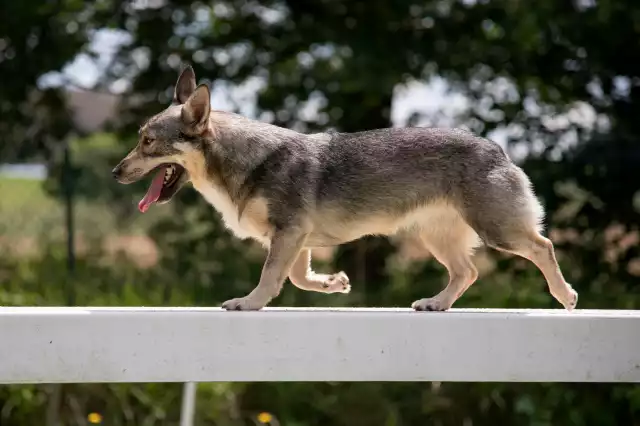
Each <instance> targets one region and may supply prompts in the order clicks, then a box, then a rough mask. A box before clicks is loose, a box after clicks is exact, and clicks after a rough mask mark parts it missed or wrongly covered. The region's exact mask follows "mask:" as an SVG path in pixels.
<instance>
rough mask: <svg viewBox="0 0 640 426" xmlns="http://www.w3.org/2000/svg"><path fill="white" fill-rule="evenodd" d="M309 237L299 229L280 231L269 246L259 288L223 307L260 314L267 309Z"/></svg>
mask: <svg viewBox="0 0 640 426" xmlns="http://www.w3.org/2000/svg"><path fill="white" fill-rule="evenodd" d="M306 238H307V233H306V232H305V231H304V230H303V229H301V228H299V227H291V228H286V229H282V230H279V231H276V233H275V234H274V236H273V238H272V239H271V244H270V245H269V254H268V255H267V260H266V261H265V263H264V266H263V267H262V274H261V275H260V282H259V283H258V286H257V287H256V288H255V289H253V291H252V292H251V293H249V294H248V295H247V296H245V297H240V298H237V299H231V300H227V301H226V302H224V303H223V304H222V307H223V308H224V309H227V310H229V311H234V310H235V311H256V310H259V309H262V308H263V307H265V306H266V305H267V304H268V303H269V302H270V301H271V299H273V298H274V297H276V296H277V295H278V294H279V293H280V290H281V289H282V285H283V283H284V280H285V279H286V278H287V275H288V274H289V270H290V269H291V266H292V265H293V263H294V262H295V260H296V258H297V257H298V253H300V250H301V249H302V247H303V246H304V242H305V240H306Z"/></svg>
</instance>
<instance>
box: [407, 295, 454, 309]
mask: <svg viewBox="0 0 640 426" xmlns="http://www.w3.org/2000/svg"><path fill="white" fill-rule="evenodd" d="M411 307H412V308H413V309H414V310H416V311H446V310H447V309H449V308H450V307H451V304H449V303H445V302H444V301H443V300H442V299H439V298H438V297H429V298H426V299H420V300H416V301H415V302H413V303H412V304H411Z"/></svg>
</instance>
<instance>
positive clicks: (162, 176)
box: [138, 163, 185, 213]
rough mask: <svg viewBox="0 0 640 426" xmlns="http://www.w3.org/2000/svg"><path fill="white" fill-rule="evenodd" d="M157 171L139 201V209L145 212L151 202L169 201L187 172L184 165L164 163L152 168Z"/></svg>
mask: <svg viewBox="0 0 640 426" xmlns="http://www.w3.org/2000/svg"><path fill="white" fill-rule="evenodd" d="M153 172H155V176H154V178H153V181H152V182H151V186H149V189H148V190H147V193H146V194H145V196H144V198H142V200H140V202H139V203H138V210H140V212H142V213H144V212H146V211H147V210H148V209H149V207H150V206H151V204H153V203H158V202H160V203H161V202H164V201H168V200H169V199H170V198H171V197H172V196H173V194H175V193H176V191H177V190H178V188H179V185H178V182H179V181H180V180H181V178H182V176H183V175H184V173H185V170H184V167H182V166H180V165H179V164H174V163H171V164H162V165H160V166H158V167H156V168H155V169H154V170H152V171H151V172H150V173H153Z"/></svg>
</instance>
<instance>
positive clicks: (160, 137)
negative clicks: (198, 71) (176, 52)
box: [112, 67, 211, 213]
mask: <svg viewBox="0 0 640 426" xmlns="http://www.w3.org/2000/svg"><path fill="white" fill-rule="evenodd" d="M210 112H211V104H210V92H209V88H208V87H207V86H206V85H204V84H202V85H200V86H197V87H196V76H195V73H194V72H193V68H191V67H187V68H185V70H184V71H182V73H181V74H180V77H179V78H178V82H177V83H176V86H175V90H174V98H173V103H172V105H171V106H169V107H168V108H167V109H165V110H164V111H162V112H161V113H159V114H157V115H155V116H153V117H151V118H150V119H149V120H147V122H146V123H144V124H143V125H142V127H140V131H139V140H138V144H137V145H136V147H135V148H134V149H133V150H132V151H131V152H130V153H129V154H128V155H127V156H126V157H125V158H124V159H123V160H122V161H120V163H119V164H118V165H117V166H116V167H115V168H114V169H113V171H112V173H113V176H114V177H115V178H116V179H117V180H118V182H120V183H123V184H129V183H133V182H137V181H138V180H140V179H142V178H144V177H145V176H147V175H149V174H152V173H154V178H153V181H152V182H151V186H150V187H149V190H148V191H147V194H146V195H145V196H144V198H143V199H142V200H141V201H140V203H139V204H138V208H139V210H140V211H141V212H143V213H144V212H145V211H147V209H148V208H149V206H151V204H153V203H166V202H167V201H169V200H170V199H171V198H172V197H173V196H174V195H175V194H176V193H177V192H178V190H180V188H181V187H182V186H183V185H184V184H185V183H186V182H187V181H189V179H190V176H189V170H188V169H189V167H188V166H187V163H188V156H189V155H193V152H194V151H195V150H197V147H198V146H201V144H200V141H202V139H203V138H206V137H207V135H208V133H211V128H210V124H209V114H210Z"/></svg>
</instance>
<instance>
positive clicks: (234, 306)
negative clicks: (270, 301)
mask: <svg viewBox="0 0 640 426" xmlns="http://www.w3.org/2000/svg"><path fill="white" fill-rule="evenodd" d="M265 305H266V303H260V301H258V300H256V299H254V298H251V297H238V298H237V299H231V300H227V301H226V302H224V303H223V304H222V308H223V309H226V310H227V311H259V310H260V309H262V308H264V306H265Z"/></svg>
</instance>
